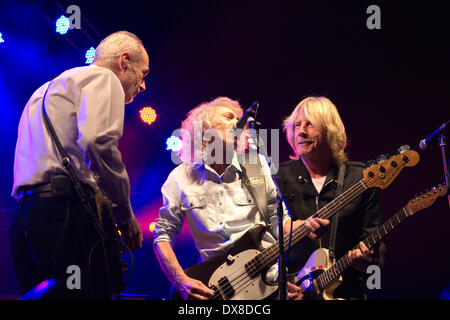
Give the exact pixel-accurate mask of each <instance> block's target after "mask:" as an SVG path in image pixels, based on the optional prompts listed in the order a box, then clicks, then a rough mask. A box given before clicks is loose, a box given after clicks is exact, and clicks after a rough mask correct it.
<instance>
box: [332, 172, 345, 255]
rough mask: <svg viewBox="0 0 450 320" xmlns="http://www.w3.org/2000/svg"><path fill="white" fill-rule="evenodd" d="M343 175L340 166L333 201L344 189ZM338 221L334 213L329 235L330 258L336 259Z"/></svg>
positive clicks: (337, 213) (337, 216)
mask: <svg viewBox="0 0 450 320" xmlns="http://www.w3.org/2000/svg"><path fill="white" fill-rule="evenodd" d="M344 174H345V164H344V163H343V164H341V165H340V166H339V173H338V181H337V189H336V195H335V197H334V198H335V199H336V198H337V197H338V196H340V195H341V194H342V189H343V187H344ZM338 221H339V211H338V212H336V214H335V215H334V216H333V218H332V220H331V234H330V246H329V251H330V257H331V258H333V259H334V258H336V232H337V226H338Z"/></svg>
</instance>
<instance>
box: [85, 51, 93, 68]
mask: <svg viewBox="0 0 450 320" xmlns="http://www.w3.org/2000/svg"><path fill="white" fill-rule="evenodd" d="M94 57H95V49H94V48H93V47H91V48H90V49H89V50H88V51H86V55H85V58H86V64H90V63H92V61H94Z"/></svg>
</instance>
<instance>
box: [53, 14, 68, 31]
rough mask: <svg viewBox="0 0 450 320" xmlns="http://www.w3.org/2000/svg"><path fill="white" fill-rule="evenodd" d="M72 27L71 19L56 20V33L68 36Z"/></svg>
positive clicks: (60, 18) (62, 17)
mask: <svg viewBox="0 0 450 320" xmlns="http://www.w3.org/2000/svg"><path fill="white" fill-rule="evenodd" d="M69 27H70V21H69V18H67V17H65V16H61V17H59V19H58V20H56V32H57V33H59V34H61V35H63V34H66V33H67V31H69Z"/></svg>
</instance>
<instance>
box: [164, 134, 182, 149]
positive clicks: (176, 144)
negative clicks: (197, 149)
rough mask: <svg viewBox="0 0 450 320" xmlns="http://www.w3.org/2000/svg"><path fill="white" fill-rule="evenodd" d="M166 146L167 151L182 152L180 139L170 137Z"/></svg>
mask: <svg viewBox="0 0 450 320" xmlns="http://www.w3.org/2000/svg"><path fill="white" fill-rule="evenodd" d="M166 145H167V148H166V150H172V151H173V152H178V151H180V150H181V147H182V142H181V139H180V138H179V137H175V136H170V137H169V138H168V139H167V140H166Z"/></svg>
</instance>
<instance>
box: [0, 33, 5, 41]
mask: <svg viewBox="0 0 450 320" xmlns="http://www.w3.org/2000/svg"><path fill="white" fill-rule="evenodd" d="M3 42H5V40H3V35H2V33H1V32H0V43H3Z"/></svg>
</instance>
